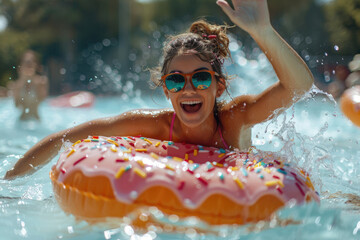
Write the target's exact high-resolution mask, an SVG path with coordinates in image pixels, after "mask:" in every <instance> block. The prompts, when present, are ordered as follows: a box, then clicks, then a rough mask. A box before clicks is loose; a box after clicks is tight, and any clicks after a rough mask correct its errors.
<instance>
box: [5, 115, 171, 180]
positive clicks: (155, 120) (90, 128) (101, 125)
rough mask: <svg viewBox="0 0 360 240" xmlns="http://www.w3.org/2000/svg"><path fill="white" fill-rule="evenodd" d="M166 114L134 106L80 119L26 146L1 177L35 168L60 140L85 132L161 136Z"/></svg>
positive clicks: (49, 156)
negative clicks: (113, 113) (117, 112)
mask: <svg viewBox="0 0 360 240" xmlns="http://www.w3.org/2000/svg"><path fill="white" fill-rule="evenodd" d="M166 115H168V114H166V113H165V114H164V113H161V114H160V111H156V110H148V111H145V112H141V110H135V111H132V112H127V113H124V114H122V115H119V116H116V117H110V118H102V119H97V120H93V121H89V122H86V123H83V124H81V125H78V126H75V127H72V128H69V129H65V130H63V131H60V132H57V133H54V134H51V135H49V136H47V137H45V138H44V139H42V140H41V141H40V142H38V143H37V144H35V145H34V146H33V147H32V148H31V149H30V150H28V151H27V152H26V153H25V154H24V156H23V157H22V158H20V159H19V160H18V162H17V163H16V164H15V166H14V167H13V168H12V169H10V170H9V171H8V172H7V173H6V175H5V177H4V178H5V179H11V178H14V177H18V176H22V175H25V174H28V173H33V172H34V171H35V170H36V168H38V167H41V166H43V165H44V164H46V163H48V162H49V161H50V160H51V159H52V158H54V157H55V156H56V155H57V154H58V152H59V150H60V148H61V146H62V145H63V142H64V141H67V140H69V141H71V142H75V141H77V140H79V139H84V138H87V137H88V136H96V135H98V136H99V135H101V136H136V135H143V136H147V137H152V138H159V139H161V138H165V137H166V135H164V136H163V135H162V134H164V133H166V132H167V131H165V130H164V129H163V128H162V126H165V127H166V126H168V125H169V124H167V123H166V124H162V123H163V122H164V121H166V119H167V118H166Z"/></svg>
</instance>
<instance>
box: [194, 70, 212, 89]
mask: <svg viewBox="0 0 360 240" xmlns="http://www.w3.org/2000/svg"><path fill="white" fill-rule="evenodd" d="M211 81H212V76H211V74H210V73H208V72H198V73H195V74H194V75H193V77H192V82H193V84H194V87H196V88H197V89H207V88H208V87H210V85H211Z"/></svg>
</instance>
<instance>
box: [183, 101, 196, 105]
mask: <svg viewBox="0 0 360 240" xmlns="http://www.w3.org/2000/svg"><path fill="white" fill-rule="evenodd" d="M199 103H201V101H184V102H181V104H188V105H193V104H199Z"/></svg>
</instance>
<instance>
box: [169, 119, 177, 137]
mask: <svg viewBox="0 0 360 240" xmlns="http://www.w3.org/2000/svg"><path fill="white" fill-rule="evenodd" d="M175 116H176V113H175V112H174V114H173V116H172V119H171V125H170V132H169V140H170V141H172V133H173V128H174V122H175Z"/></svg>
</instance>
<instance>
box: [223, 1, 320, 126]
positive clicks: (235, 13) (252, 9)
mask: <svg viewBox="0 0 360 240" xmlns="http://www.w3.org/2000/svg"><path fill="white" fill-rule="evenodd" d="M232 2H233V5H234V9H233V8H231V7H230V6H229V4H228V3H227V2H226V1H225V0H218V1H217V4H218V5H219V6H220V7H221V8H222V9H223V10H224V12H225V13H226V14H227V15H228V16H229V18H230V19H231V20H232V21H233V23H235V24H236V25H237V26H239V27H240V28H242V29H243V30H245V31H247V32H248V33H249V34H250V35H251V36H252V37H253V39H254V40H255V41H256V42H257V44H258V45H259V47H260V48H261V49H262V51H263V52H264V53H265V55H266V56H267V58H268V60H269V61H270V63H271V64H272V66H273V68H274V70H275V73H276V75H277V76H278V78H279V82H277V83H275V84H274V85H272V86H270V87H269V88H268V89H266V90H265V91H264V92H262V93H260V94H259V95H256V96H251V97H250V96H249V97H247V98H245V99H246V102H247V108H246V110H247V114H246V115H247V123H248V124H255V123H259V122H262V121H264V120H266V119H267V118H268V117H269V116H271V115H272V114H273V112H274V110H276V109H279V108H285V107H289V106H290V105H291V104H293V103H294V101H295V100H296V96H301V95H303V94H304V93H306V92H307V91H308V90H309V89H310V88H311V86H312V85H313V82H314V80H313V75H312V73H311V72H310V70H309V68H308V67H307V65H306V64H305V62H304V61H303V60H302V59H301V57H300V56H299V55H298V54H297V53H296V52H295V51H294V50H293V49H292V48H291V47H290V46H289V45H288V44H287V43H286V42H285V41H284V40H283V39H282V38H281V36H280V35H279V34H278V33H277V32H276V31H275V30H274V28H273V27H272V26H271V23H270V17H269V11H268V6H267V1H266V0H233V1H232ZM243 100H244V97H238V98H235V99H234V101H233V102H232V103H231V105H232V107H233V109H234V107H235V109H236V107H237V106H239V109H240V108H242V109H243Z"/></svg>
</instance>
